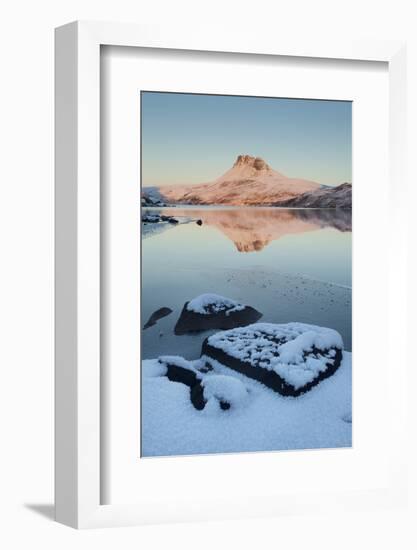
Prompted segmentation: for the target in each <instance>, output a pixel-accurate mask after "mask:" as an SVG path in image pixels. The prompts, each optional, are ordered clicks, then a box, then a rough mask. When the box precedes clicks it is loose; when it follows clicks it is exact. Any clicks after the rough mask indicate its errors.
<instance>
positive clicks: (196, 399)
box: [163, 361, 207, 411]
mask: <svg viewBox="0 0 417 550" xmlns="http://www.w3.org/2000/svg"><path fill="white" fill-rule="evenodd" d="M163 363H164V365H165V366H166V368H167V374H166V376H167V378H168V380H170V381H171V382H180V383H181V384H185V385H186V386H188V387H189V388H190V400H191V403H192V404H193V405H194V407H195V408H196V409H197V410H198V411H201V410H203V409H204V407H205V406H206V403H207V401H206V399H205V398H204V388H203V386H202V385H201V380H200V378H198V376H197V374H196V373H195V372H194V371H193V370H191V369H186V368H185V367H181V366H179V365H175V364H173V363H169V362H165V361H163Z"/></svg>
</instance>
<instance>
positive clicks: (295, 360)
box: [203, 323, 343, 393]
mask: <svg viewBox="0 0 417 550" xmlns="http://www.w3.org/2000/svg"><path fill="white" fill-rule="evenodd" d="M342 349H343V341H342V337H341V336H340V334H339V333H338V332H336V331H335V330H333V329H329V328H324V327H318V326H315V325H306V324H302V323H286V324H282V325H279V324H272V323H256V324H253V325H249V326H246V327H241V328H236V329H233V330H228V331H225V332H218V333H216V334H213V335H212V336H210V337H209V338H208V340H207V341H206V342H205V343H204V345H203V350H204V351H205V353H207V354H208V355H210V356H211V357H213V358H214V359H219V360H220V361H221V362H222V363H224V364H226V365H228V366H230V367H232V368H236V369H237V370H240V372H243V371H245V374H247V375H248V376H251V373H250V371H251V370H252V372H253V377H254V378H256V379H258V380H261V378H262V377H263V378H265V383H266V384H267V385H268V386H269V387H272V388H273V389H275V390H276V391H281V390H280V387H281V386H280V380H282V381H283V383H285V384H286V385H288V386H290V387H291V388H293V389H294V390H299V389H301V388H304V387H307V385H308V384H311V383H312V382H313V381H315V380H317V379H318V378H320V377H323V375H324V373H326V371H327V370H328V369H330V370H329V374H331V373H333V371H332V370H331V369H332V367H333V370H335V368H337V366H338V365H337V364H336V361H337V350H342ZM215 350H221V352H223V354H222V355H221V358H220V357H217V356H216V355H217V354H216V351H215ZM339 356H340V351H339ZM234 360H237V361H234ZM229 363H230V364H229ZM259 368H260V369H266V370H268V371H272V372H273V373H275V374H276V375H278V377H279V379H277V387H276V388H275V387H274V385H273V384H274V380H273V379H272V378H271V377H269V379H268V378H266V377H265V376H264V375H262V373H258V374H257V373H256V372H255V369H259ZM268 380H270V381H271V383H267V382H268ZM284 389H285V388H284ZM283 393H285V391H284V390H283Z"/></svg>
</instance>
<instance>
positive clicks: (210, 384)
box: [201, 374, 249, 410]
mask: <svg viewBox="0 0 417 550" xmlns="http://www.w3.org/2000/svg"><path fill="white" fill-rule="evenodd" d="M201 385H202V386H203V395H204V398H205V399H206V401H207V402H208V403H207V405H206V406H207V407H210V405H211V402H213V401H214V402H215V404H216V405H217V407H218V406H220V408H221V409H222V410H228V409H230V408H232V409H238V408H241V407H244V406H245V403H246V401H247V399H248V396H249V394H248V390H247V388H246V386H245V385H244V384H243V382H241V381H240V380H238V379H237V378H233V377H232V376H226V375H224V374H213V375H208V376H205V377H204V378H203V380H202V382H201ZM213 404H214V403H213Z"/></svg>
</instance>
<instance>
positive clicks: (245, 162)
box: [233, 155, 271, 170]
mask: <svg viewBox="0 0 417 550" xmlns="http://www.w3.org/2000/svg"><path fill="white" fill-rule="evenodd" d="M233 166H250V167H251V168H254V169H255V170H270V169H271V168H270V166H269V165H268V164H267V163H266V162H265V161H264V159H261V158H260V157H252V156H251V155H239V156H238V157H237V159H236V161H235V163H234V165H233Z"/></svg>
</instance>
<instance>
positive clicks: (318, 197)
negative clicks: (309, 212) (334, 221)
mask: <svg viewBox="0 0 417 550" xmlns="http://www.w3.org/2000/svg"><path fill="white" fill-rule="evenodd" d="M276 206H287V207H289V208H352V184H351V183H342V184H341V185H338V186H337V187H327V188H320V189H316V190H314V191H312V192H307V193H303V194H302V195H299V196H298V197H294V198H292V199H288V200H286V201H280V202H278V203H276Z"/></svg>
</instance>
